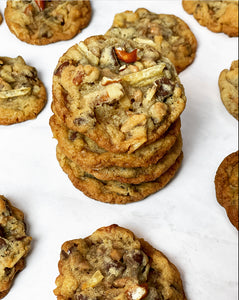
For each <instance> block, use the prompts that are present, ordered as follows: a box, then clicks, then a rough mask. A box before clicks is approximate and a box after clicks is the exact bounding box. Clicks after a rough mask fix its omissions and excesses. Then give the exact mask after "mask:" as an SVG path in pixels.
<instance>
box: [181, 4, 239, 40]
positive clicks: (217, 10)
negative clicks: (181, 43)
mask: <svg viewBox="0 0 239 300" xmlns="http://www.w3.org/2000/svg"><path fill="white" fill-rule="evenodd" d="M182 4H183V8H184V9H185V11H186V12H188V13H189V14H192V15H193V16H194V18H195V19H196V20H197V21H198V22H199V24H200V25H202V26H206V27H207V28H208V29H209V30H211V31H213V32H224V33H226V34H227V35H228V36H230V37H235V36H238V0H232V1H224V0H222V1H203V0H199V1H194V0H193V1H191V0H183V1H182Z"/></svg>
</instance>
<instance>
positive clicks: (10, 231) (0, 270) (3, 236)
mask: <svg viewBox="0 0 239 300" xmlns="http://www.w3.org/2000/svg"><path fill="white" fill-rule="evenodd" d="M31 240H32V238H31V237H30V236H28V235H27V234H26V225H25V223H24V215H23V213H22V212H21V211H20V210H19V209H17V208H16V207H14V206H12V204H11V203H10V202H9V200H7V199H6V198H5V197H4V196H2V195H0V299H2V298H3V297H4V296H6V294H7V293H8V292H9V290H10V288H11V285H12V282H13V279H14V277H15V274H16V273H17V272H19V271H21V270H22V269H23V268H24V267H25V257H26V256H27V254H28V252H29V251H30V244H31Z"/></svg>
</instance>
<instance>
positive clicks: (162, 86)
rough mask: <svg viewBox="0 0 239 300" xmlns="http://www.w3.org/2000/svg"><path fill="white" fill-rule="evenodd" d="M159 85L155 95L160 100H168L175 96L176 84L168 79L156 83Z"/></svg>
mask: <svg viewBox="0 0 239 300" xmlns="http://www.w3.org/2000/svg"><path fill="white" fill-rule="evenodd" d="M155 83H156V85H157V90H156V93H155V95H156V96H157V97H158V98H160V99H162V100H163V99H165V98H168V97H169V96H171V95H172V94H173V90H174V88H175V84H174V83H172V82H171V81H170V80H169V79H168V78H161V79H160V80H156V81H155Z"/></svg>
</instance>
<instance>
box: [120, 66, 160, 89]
mask: <svg viewBox="0 0 239 300" xmlns="http://www.w3.org/2000/svg"><path fill="white" fill-rule="evenodd" d="M165 67H166V64H165V63H160V64H158V65H155V66H152V67H149V68H147V69H144V70H142V71H139V72H135V73H130V74H127V75H124V76H123V77H122V79H123V80H124V81H127V82H129V83H130V84H131V85H134V86H146V85H148V84H152V83H153V82H154V81H155V80H156V79H158V77H159V76H160V75H162V73H163V70H164V68H165ZM155 77H156V78H155Z"/></svg>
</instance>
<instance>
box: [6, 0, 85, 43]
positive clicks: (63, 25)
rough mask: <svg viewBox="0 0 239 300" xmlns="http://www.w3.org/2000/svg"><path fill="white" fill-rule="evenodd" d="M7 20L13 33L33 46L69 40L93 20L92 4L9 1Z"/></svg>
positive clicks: (32, 0) (45, 0) (79, 1)
mask: <svg viewBox="0 0 239 300" xmlns="http://www.w3.org/2000/svg"><path fill="white" fill-rule="evenodd" d="M5 19H6V23H7V25H8V27H9V29H10V31H11V32H12V33H13V34H15V35H16V37H17V38H19V39H20V40H22V41H24V42H27V43H29V44H35V45H46V44H49V43H54V42H57V41H62V40H69V39H71V38H73V37H74V36H75V35H76V34H78V33H79V32H80V31H81V29H83V28H85V27H86V26H87V25H88V23H89V21H90V19H91V4H90V1H89V0H78V1H69V0H66V1H60V0H58V1H51V0H30V1H23V0H18V1H11V0H8V1H7V7H6V9H5Z"/></svg>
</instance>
